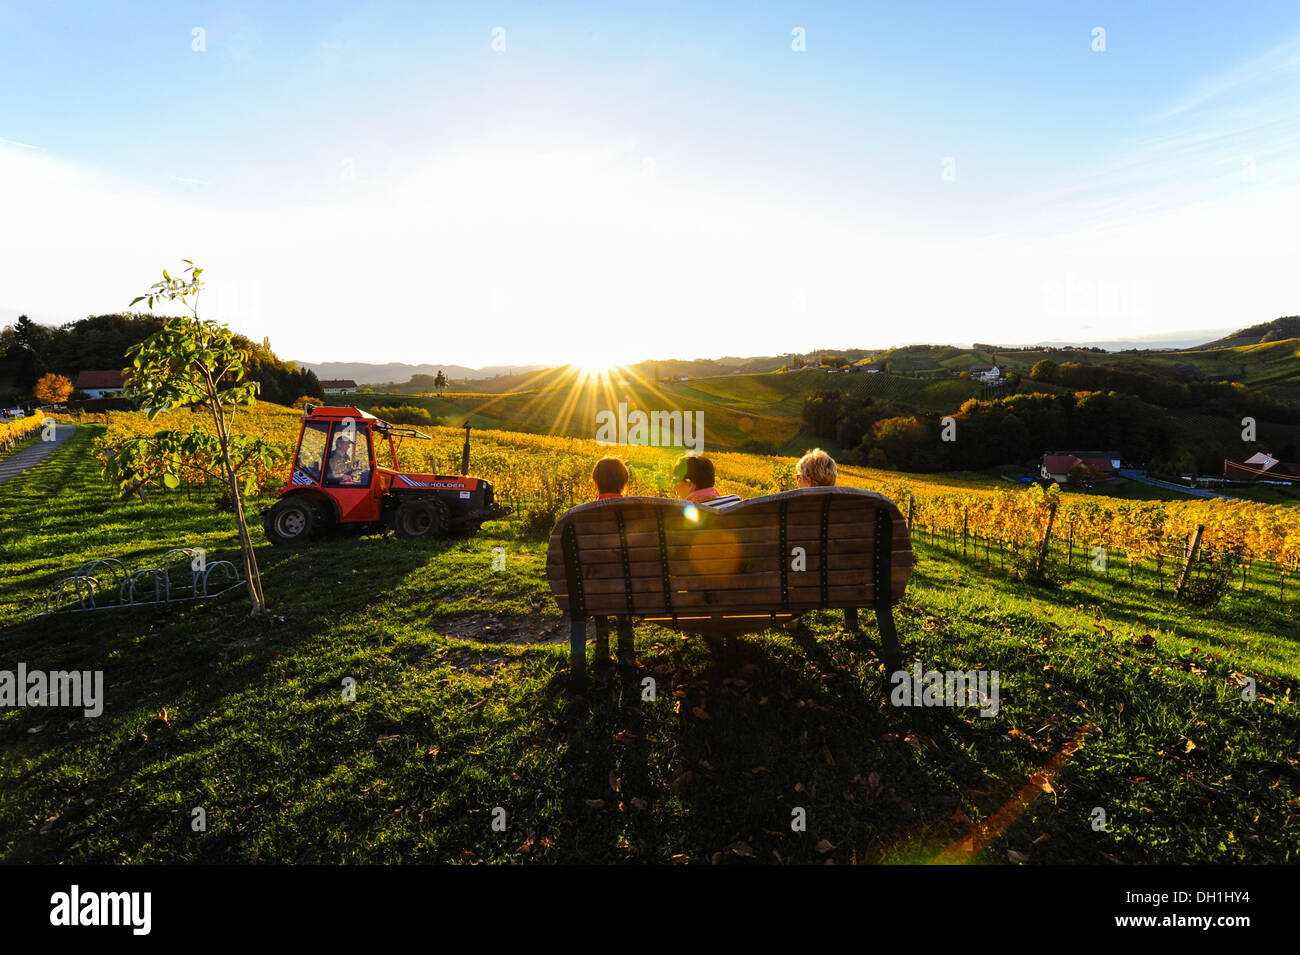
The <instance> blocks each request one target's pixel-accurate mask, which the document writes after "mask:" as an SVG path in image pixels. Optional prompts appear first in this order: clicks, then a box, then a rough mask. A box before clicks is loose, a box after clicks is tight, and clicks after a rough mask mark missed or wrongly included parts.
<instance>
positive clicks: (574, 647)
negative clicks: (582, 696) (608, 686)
mask: <svg viewBox="0 0 1300 955" xmlns="http://www.w3.org/2000/svg"><path fill="white" fill-rule="evenodd" d="M569 692H571V693H586V692H587V621H586V620H570V621H569Z"/></svg>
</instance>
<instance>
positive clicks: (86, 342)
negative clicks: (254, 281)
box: [0, 312, 325, 405]
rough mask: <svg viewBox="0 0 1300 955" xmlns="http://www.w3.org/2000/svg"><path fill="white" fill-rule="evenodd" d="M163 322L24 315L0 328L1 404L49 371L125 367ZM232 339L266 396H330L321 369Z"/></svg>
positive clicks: (267, 346) (126, 316) (28, 391)
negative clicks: (47, 319)
mask: <svg viewBox="0 0 1300 955" xmlns="http://www.w3.org/2000/svg"><path fill="white" fill-rule="evenodd" d="M163 321H164V319H163V318H160V317H158V316H155V315H136V314H132V313H130V312H126V313H120V314H113V315H92V316H90V317H88V318H84V319H81V320H80V321H76V322H68V323H66V324H64V325H59V326H51V325H42V324H40V323H39V322H34V321H32V320H31V319H30V318H28V317H27V316H26V315H21V316H19V318H18V320H17V321H16V322H15V323H14V324H13V325H10V326H6V327H5V328H4V329H3V330H0V403H16V402H21V401H23V400H25V399H27V398H29V397H31V396H33V393H34V389H35V387H36V383H37V382H38V381H40V380H41V378H43V377H44V376H45V375H47V374H54V375H62V376H64V377H66V378H68V379H70V380H72V381H75V380H76V376H77V373H78V372H81V371H86V370H97V371H111V370H119V369H122V368H125V367H126V365H127V363H128V359H127V357H126V355H127V350H128V349H130V348H132V347H134V346H136V345H139V344H140V343H141V342H143V341H144V340H145V339H147V338H148V337H149V336H150V335H152V334H153V333H154V332H156V331H158V330H159V329H160V328H161V327H162V325H163ZM231 340H232V342H233V343H234V346H235V347H236V348H239V349H241V350H243V351H245V352H247V353H248V355H249V361H248V365H247V367H248V379H250V380H252V381H256V382H257V383H258V384H259V386H260V390H259V397H260V398H261V399H262V400H264V401H273V402H276V403H277V404H284V405H288V404H292V403H293V401H294V399H295V398H298V397H300V396H302V395H310V396H312V397H315V398H321V399H323V398H324V397H325V392H324V390H323V389H322V388H321V384H320V380H319V379H318V378H317V377H316V373H315V372H313V371H311V370H310V369H299V368H298V367H297V366H296V365H294V364H293V363H292V362H284V361H281V360H280V359H279V358H277V357H276V355H275V352H274V351H272V349H271V343H270V341H269V340H267V339H263V340H262V341H261V342H260V343H259V342H254V341H253V340H251V339H249V338H246V337H245V336H243V335H238V334H235V335H232V339H231ZM73 397H74V398H75V397H76V394H75V393H74V394H73Z"/></svg>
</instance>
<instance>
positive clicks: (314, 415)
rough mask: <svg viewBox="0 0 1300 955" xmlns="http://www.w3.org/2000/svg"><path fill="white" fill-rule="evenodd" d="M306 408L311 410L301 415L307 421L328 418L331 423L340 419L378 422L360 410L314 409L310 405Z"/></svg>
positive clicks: (369, 414)
mask: <svg viewBox="0 0 1300 955" xmlns="http://www.w3.org/2000/svg"><path fill="white" fill-rule="evenodd" d="M308 407H310V408H311V410H310V411H309V412H305V413H304V414H303V417H304V418H308V419H321V418H328V419H329V420H331V421H336V420H339V419H341V418H359V419H363V420H370V421H378V420H379V419H378V418H376V417H375V416H374V415H372V414H371V413H370V412H368V411H362V410H361V409H360V408H346V407H334V406H325V407H314V406H310V405H309V406H308Z"/></svg>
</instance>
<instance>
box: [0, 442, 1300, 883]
mask: <svg viewBox="0 0 1300 955" xmlns="http://www.w3.org/2000/svg"><path fill="white" fill-rule="evenodd" d="M98 430H99V429H98V428H96V427H93V426H87V427H83V428H81V429H79V431H78V433H77V434H76V435H75V436H74V437H73V439H72V440H71V441H70V442H69V443H68V445H67V446H65V447H64V448H63V449H62V450H61V451H60V452H58V453H57V454H56V455H54V456H53V457H52V458H51V459H50V460H49V461H47V462H46V463H45V464H44V465H42V466H41V467H40V468H38V469H37V470H35V471H33V472H32V473H30V474H28V475H26V476H24V477H21V478H19V479H17V480H16V481H14V482H12V483H11V484H10V485H7V486H5V487H4V488H0V520H2V521H3V523H2V525H0V526H2V528H3V530H0V557H2V558H3V564H4V567H5V573H4V576H3V578H0V618H2V619H3V620H4V622H5V628H4V631H3V634H0V669H12V668H13V667H14V666H15V665H16V664H17V663H18V662H25V663H26V664H27V666H28V667H29V668H32V669H37V668H41V669H51V670H54V669H63V668H78V669H92V670H93V669H100V670H103V671H104V673H105V685H106V696H107V702H106V705H105V709H104V713H103V715H102V716H101V717H99V718H97V719H83V718H81V716H80V713H79V711H78V712H77V713H75V714H74V713H71V712H69V711H56V710H48V709H46V710H42V709H29V708H15V709H5V710H3V711H0V713H2V715H0V742H2V743H3V756H0V858H3V859H4V861H7V862H29V861H34V862H58V861H69V862H95V863H107V862H159V861H182V862H188V861H203V862H300V863H301V862H339V861H353V862H374V861H392V862H398V861H401V862H417V861H430V862H434V861H439V862H442V861H450V862H470V863H473V862H477V861H490V862H564V861H607V860H616V861H640V862H670V861H676V862H685V861H690V862H697V863H701V862H703V863H707V862H746V861H765V862H776V861H781V862H786V863H822V862H827V861H835V862H841V863H847V862H854V861H856V862H909V863H910V862H924V861H927V860H930V859H933V858H935V857H936V856H938V855H940V853H942V852H944V851H945V850H946V849H947V848H948V847H950V846H952V845H954V844H956V843H959V842H960V841H961V840H963V839H964V838H965V837H966V836H967V835H968V834H970V833H971V832H972V830H974V829H975V828H976V827H977V826H979V825H980V824H983V823H988V822H989V821H990V820H993V821H994V822H995V825H994V829H995V830H997V831H996V832H993V833H990V836H991V841H990V842H989V845H988V846H987V847H986V848H983V849H982V850H981V851H978V852H976V853H975V854H974V856H973V857H974V860H975V861H977V862H989V863H1006V862H1008V861H1009V860H1011V861H1019V860H1021V859H1027V860H1028V861H1030V862H1034V863H1059V862H1084V863H1092V862H1099V863H1108V862H1110V863H1113V862H1124V863H1153V862H1296V861H1300V854H1298V852H1297V845H1298V844H1300V838H1298V836H1300V797H1298V793H1300V746H1298V743H1297V740H1300V716H1298V714H1297V710H1296V698H1297V681H1298V680H1300V663H1298V662H1297V661H1298V660H1300V657H1298V655H1297V653H1296V648H1297V641H1300V626H1298V625H1297V623H1296V619H1295V615H1294V612H1293V608H1294V605H1293V604H1292V605H1290V606H1289V607H1288V606H1286V605H1279V604H1278V603H1277V602H1276V601H1274V600H1271V599H1268V598H1267V597H1265V596H1263V595H1260V594H1256V593H1253V592H1252V591H1249V590H1248V591H1246V592H1245V593H1238V592H1236V591H1233V592H1230V593H1229V595H1228V596H1227V597H1226V598H1225V600H1224V602H1223V603H1222V604H1221V605H1220V606H1219V607H1218V608H1217V609H1216V610H1213V611H1196V610H1189V609H1187V608H1185V607H1183V606H1181V605H1178V604H1175V603H1173V602H1172V601H1171V600H1170V599H1169V598H1167V597H1166V596H1164V595H1162V594H1160V593H1158V592H1156V591H1153V590H1152V589H1151V588H1150V587H1147V586H1137V587H1130V586H1129V585H1128V584H1127V583H1125V582H1124V579H1123V577H1122V576H1120V575H1114V576H1110V577H1099V576H1092V575H1080V576H1078V577H1075V578H1074V579H1072V580H1070V581H1069V582H1067V583H1064V584H1062V585H1061V586H1059V587H1055V588H1032V587H1027V586H1026V585H1024V584H1022V583H1020V582H1018V581H1016V580H1014V579H1013V578H1011V577H1009V576H1007V575H1004V574H1003V573H1001V572H1000V571H999V570H997V569H996V568H988V567H986V566H985V565H984V564H983V563H982V562H981V561H977V560H974V559H970V560H963V559H962V558H960V557H957V556H953V555H949V554H947V553H945V552H943V551H942V550H940V549H937V548H932V547H930V546H929V545H928V544H927V543H924V542H918V545H917V546H918V551H919V556H920V563H919V566H918V568H917V570H916V572H915V573H914V576H913V579H912V583H911V585H910V586H909V589H908V593H907V597H906V599H905V600H904V602H903V603H902V604H901V606H900V607H898V608H897V609H896V617H897V619H898V620H899V627H900V637H901V639H902V643H903V649H904V659H905V665H906V664H908V663H910V662H911V661H912V660H920V661H921V662H922V663H923V666H924V668H925V669H941V670H942V669H950V668H951V669H994V670H998V671H999V672H1000V673H1001V676H1002V683H1001V699H1000V707H1001V708H1000V710H999V712H998V714H997V715H996V716H995V717H992V718H982V717H980V716H978V715H977V713H976V711H975V710H972V709H960V708H958V709H944V708H936V709H925V708H921V709H910V708H908V709H900V708H895V707H893V706H890V705H889V703H888V701H887V698H886V697H885V695H884V693H883V692H882V688H881V681H882V676H883V675H882V672H881V667H880V664H879V661H878V658H877V656H876V653H875V649H874V647H875V643H874V640H875V634H874V630H873V628H872V627H870V626H868V627H867V628H866V629H867V633H868V640H867V643H866V644H865V645H864V644H863V643H862V641H861V640H860V639H859V638H857V637H855V636H853V635H851V634H849V633H846V632H844V631H843V630H842V629H841V627H840V626H839V621H838V620H837V618H835V617H834V616H833V615H831V614H821V615H814V617H813V619H812V622H811V626H810V630H809V632H808V633H807V634H796V635H791V634H786V633H783V632H782V633H771V634H768V635H764V636H757V637H746V638H742V639H739V640H737V641H735V643H734V644H733V645H732V646H731V647H730V648H729V651H728V653H727V655H726V659H725V660H723V659H721V658H720V657H717V656H715V655H714V653H713V652H712V651H710V649H709V648H708V647H707V646H706V645H705V644H704V643H703V642H702V641H699V640H695V639H690V638H683V637H681V636H679V635H676V634H673V633H671V632H669V631H666V630H663V629H660V628H657V627H654V626H649V625H644V626H638V628H637V633H636V637H637V640H636V651H637V657H638V661H639V664H640V668H639V669H638V670H637V671H635V672H634V673H631V674H627V675H624V676H619V675H616V674H612V673H611V674H609V675H608V676H607V677H605V678H603V679H600V680H598V681H597V682H596V683H595V685H594V688H593V692H592V693H591V694H590V696H589V698H588V699H587V700H585V701H574V700H571V699H569V698H568V697H567V696H566V695H565V694H564V693H563V691H562V682H563V679H564V677H565V675H566V672H567V661H566V653H567V647H566V646H565V645H564V644H563V643H561V642H559V641H560V638H561V637H562V636H563V631H562V627H561V620H560V618H559V617H558V616H557V615H556V611H555V608H554V603H553V601H552V600H551V598H550V595H549V592H548V589H547V586H546V583H545V579H544V576H543V573H542V568H543V565H544V548H545V541H544V540H540V539H535V538H529V537H526V536H523V535H522V534H521V533H520V531H519V530H518V527H517V525H514V524H506V523H499V524H489V525H487V526H485V528H484V530H483V532H482V533H481V534H480V535H479V536H478V537H476V538H474V539H472V540H470V541H463V542H462V541H458V542H454V543H447V544H444V545H440V546H435V547H420V546H417V545H411V544H406V543H403V542H399V541H397V540H394V539H392V538H365V539H361V540H355V541H349V542H344V541H338V542H330V543H324V544H321V545H318V546H315V547H313V548H310V549H306V550H279V549H272V548H271V547H270V546H269V545H263V546H261V547H260V548H259V555H258V556H259V560H260V561H261V563H262V566H263V579H264V584H265V589H266V593H267V595H268V599H269V601H270V603H271V613H270V615H268V616H265V617H262V618H258V619H250V618H248V617H247V616H246V606H245V604H244V602H243V598H242V595H241V594H239V593H238V592H236V593H233V594H228V595H226V596H224V597H222V598H219V599H218V600H217V601H215V602H211V603H207V604H203V605H194V604H191V605H184V606H181V607H178V608H176V609H174V610H171V611H150V610H109V611H103V612H99V613H95V614H72V615H66V616H55V617H48V616H40V610H41V605H42V601H43V597H44V593H45V591H46V590H47V589H48V588H49V586H50V585H51V584H52V583H53V582H54V581H56V580H57V579H58V578H59V577H60V575H61V574H63V573H66V572H68V571H70V570H71V568H72V567H74V566H75V565H76V564H78V563H79V562H80V561H82V560H83V559H86V558H88V557H91V556H107V555H113V556H120V557H125V558H130V559H131V560H132V561H133V562H134V563H136V564H140V563H143V562H145V561H147V560H148V559H149V558H151V557H155V556H156V555H158V554H159V553H161V551H163V550H165V549H166V548H168V547H172V546H196V545H197V546H202V547H205V548H207V549H208V551H209V552H210V555H211V558H213V559H220V558H222V557H232V556H233V555H234V553H235V536H234V533H233V531H232V528H231V522H230V518H229V515H227V514H224V513H221V512H218V511H214V510H213V509H212V507H211V506H210V505H209V504H208V503H207V502H206V500H204V499H202V498H201V497H198V498H196V499H195V500H193V501H190V500H188V499H187V498H186V496H185V495H184V494H180V493H176V494H170V495H158V496H157V497H156V498H155V503H153V504H151V505H149V506H145V505H142V504H140V503H139V502H138V501H135V500H133V501H117V500H114V499H112V497H111V496H110V495H109V494H108V493H107V491H106V490H105V488H104V486H103V484H102V483H101V481H100V479H99V477H98V475H97V470H96V467H95V466H94V464H93V462H92V461H91V459H90V457H89V448H90V441H91V439H92V438H93V437H94V434H95V432H96V431H98ZM255 536H256V537H257V538H258V539H259V540H260V539H261V538H260V532H255ZM496 546H500V547H504V548H505V550H506V554H507V567H506V570H505V571H498V572H493V571H492V570H491V549H492V548H493V547H496ZM869 622H870V621H869V619H868V623H869ZM645 676H650V677H653V678H654V679H655V680H656V681H657V699H656V700H655V701H654V702H646V701H643V700H642V697H641V683H640V681H641V679H642V677H645ZM347 677H351V678H353V679H355V680H356V698H355V701H353V702H346V701H345V700H344V699H343V692H342V691H343V685H344V680H345V678H347ZM1243 677H1253V678H1254V679H1255V680H1256V681H1257V687H1258V698H1257V699H1256V700H1254V701H1253V702H1246V701H1244V700H1243V699H1242V692H1241V690H1240V689H1239V687H1238V684H1239V683H1240V682H1241V680H1242V678H1243ZM1075 740H1077V741H1078V742H1079V743H1080V744H1081V745H1080V748H1079V749H1078V751H1077V752H1075V753H1074V754H1073V756H1072V757H1071V758H1069V759H1068V761H1066V763H1065V765H1064V768H1063V769H1062V770H1061V771H1060V773H1059V774H1058V775H1056V776H1055V777H1054V778H1053V779H1052V780H1051V781H1050V782H1048V781H1047V780H1046V779H1045V778H1044V777H1043V776H1040V775H1038V774H1040V773H1041V772H1042V771H1043V769H1044V767H1046V766H1047V765H1048V764H1049V763H1051V762H1052V760H1053V758H1054V757H1055V756H1056V755H1057V754H1058V753H1060V752H1061V751H1062V749H1063V748H1064V747H1066V746H1067V744H1069V743H1070V742H1071V741H1075ZM1044 784H1045V785H1044ZM1026 786H1028V787H1029V789H1030V792H1031V794H1033V795H1037V798H1036V799H1035V800H1034V801H1032V803H1031V804H1029V806H1028V808H1026V809H1024V810H1023V811H1021V812H1018V814H1017V812H1012V813H1010V814H1009V815H1008V814H1007V813H1005V812H1004V813H1003V814H1001V815H999V814H998V810H999V809H1000V808H1001V807H1003V806H1004V805H1006V804H1008V803H1010V804H1012V805H1013V806H1016V808H1017V810H1018V809H1019V807H1020V805H1021V803H1023V802H1024V801H1025V800H1023V799H1022V800H1020V802H1017V799H1018V797H1019V796H1020V795H1021V794H1022V792H1023V791H1024V790H1025V789H1026ZM1048 790H1050V791H1048ZM196 807H202V808H203V809H204V810H205V811H206V814H207V830H206V831H205V832H196V831H194V830H193V828H192V826H191V818H192V811H193V810H194V809H195V808H196ZM498 808H500V809H501V810H504V813H505V819H506V830H505V831H504V832H499V831H494V830H493V827H492V820H493V818H494V813H495V810H497V809H498ZM796 808H802V809H804V810H805V812H806V816H807V820H808V823H807V831H806V832H794V831H792V830H791V825H790V822H791V818H792V811H793V810H794V809H796ZM1098 808H1100V809H1103V810H1104V811H1105V814H1106V817H1107V827H1106V830H1105V831H1096V830H1095V829H1094V828H1093V819H1094V818H1096V817H1095V810H1096V809H1098ZM496 815H497V816H498V817H499V814H496ZM1008 820H1010V821H1009V825H1008V826H1006V828H1005V831H1001V829H1002V823H1003V822H1004V821H1008ZM983 841H984V840H983V839H981V840H979V843H978V844H982V842H983ZM965 857H966V855H965V854H964V853H961V852H958V853H957V854H956V856H948V857H947V858H965Z"/></svg>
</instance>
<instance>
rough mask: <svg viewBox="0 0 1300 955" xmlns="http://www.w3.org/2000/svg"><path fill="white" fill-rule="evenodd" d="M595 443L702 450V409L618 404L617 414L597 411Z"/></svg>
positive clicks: (701, 451) (700, 452) (622, 402)
mask: <svg viewBox="0 0 1300 955" xmlns="http://www.w3.org/2000/svg"><path fill="white" fill-rule="evenodd" d="M596 443H597V444H603V445H608V444H630V445H637V446H639V447H647V446H648V447H655V448H677V447H682V448H690V449H691V450H693V451H695V452H696V453H697V454H702V453H703V452H704V412H703V411H651V412H650V413H649V414H648V415H647V414H646V413H645V412H644V411H633V412H631V413H630V414H629V413H628V410H627V402H626V401H620V402H619V403H618V413H617V414H615V413H614V412H613V411H610V410H608V409H606V410H604V411H598V412H596Z"/></svg>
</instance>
